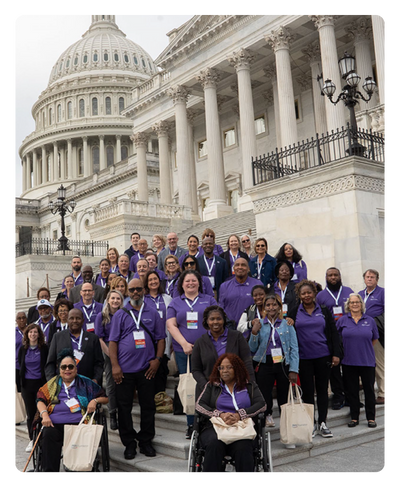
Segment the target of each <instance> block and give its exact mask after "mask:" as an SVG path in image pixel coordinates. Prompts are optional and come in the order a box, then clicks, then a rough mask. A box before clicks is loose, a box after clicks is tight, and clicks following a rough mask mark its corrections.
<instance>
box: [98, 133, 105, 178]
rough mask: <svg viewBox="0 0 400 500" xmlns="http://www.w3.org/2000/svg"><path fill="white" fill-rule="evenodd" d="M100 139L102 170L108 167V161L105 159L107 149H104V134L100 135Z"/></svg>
mask: <svg viewBox="0 0 400 500" xmlns="http://www.w3.org/2000/svg"><path fill="white" fill-rule="evenodd" d="M99 139H100V146H99V153H100V172H101V171H102V170H104V169H105V168H106V161H105V150H104V135H100V136H99Z"/></svg>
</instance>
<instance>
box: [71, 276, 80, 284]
mask: <svg viewBox="0 0 400 500" xmlns="http://www.w3.org/2000/svg"><path fill="white" fill-rule="evenodd" d="M80 276H81V273H79V274H78V276H77V277H76V278H75V276H74V274H73V273H72V277H73V278H74V281H75V285H76V280H77V279H79V278H80Z"/></svg>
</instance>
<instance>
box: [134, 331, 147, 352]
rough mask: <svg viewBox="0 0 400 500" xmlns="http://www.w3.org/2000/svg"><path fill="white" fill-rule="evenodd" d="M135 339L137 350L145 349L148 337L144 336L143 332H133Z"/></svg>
mask: <svg viewBox="0 0 400 500" xmlns="http://www.w3.org/2000/svg"><path fill="white" fill-rule="evenodd" d="M133 339H134V341H135V347H136V349H145V347H146V337H145V336H144V331H143V330H137V331H135V332H133Z"/></svg>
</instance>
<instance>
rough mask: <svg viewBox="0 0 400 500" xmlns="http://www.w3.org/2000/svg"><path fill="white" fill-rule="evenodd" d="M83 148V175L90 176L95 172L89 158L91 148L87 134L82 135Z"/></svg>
mask: <svg viewBox="0 0 400 500" xmlns="http://www.w3.org/2000/svg"><path fill="white" fill-rule="evenodd" d="M82 149H83V176H84V177H89V175H92V174H93V169H92V162H91V161H90V158H89V149H88V138H87V135H84V136H83V137H82Z"/></svg>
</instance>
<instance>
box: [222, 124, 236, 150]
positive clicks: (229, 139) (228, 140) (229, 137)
mask: <svg viewBox="0 0 400 500" xmlns="http://www.w3.org/2000/svg"><path fill="white" fill-rule="evenodd" d="M235 144H236V131H235V129H234V128H230V129H229V130H225V132H224V146H225V147H226V148H229V146H234V145H235Z"/></svg>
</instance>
